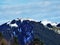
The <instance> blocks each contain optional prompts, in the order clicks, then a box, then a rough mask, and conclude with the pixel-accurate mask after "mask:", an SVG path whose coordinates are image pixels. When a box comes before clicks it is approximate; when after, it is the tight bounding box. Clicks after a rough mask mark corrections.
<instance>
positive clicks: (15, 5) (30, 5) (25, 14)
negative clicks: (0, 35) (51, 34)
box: [0, 0, 60, 24]
mask: <svg viewBox="0 0 60 45" xmlns="http://www.w3.org/2000/svg"><path fill="white" fill-rule="evenodd" d="M16 18H31V19H35V20H39V21H40V20H49V21H52V22H60V20H59V19H60V0H0V24H2V23H4V22H7V21H9V20H13V19H16Z"/></svg>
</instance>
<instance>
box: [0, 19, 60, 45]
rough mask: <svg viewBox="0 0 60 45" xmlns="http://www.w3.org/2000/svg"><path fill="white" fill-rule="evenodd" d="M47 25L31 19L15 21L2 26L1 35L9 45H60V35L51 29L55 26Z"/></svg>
mask: <svg viewBox="0 0 60 45" xmlns="http://www.w3.org/2000/svg"><path fill="white" fill-rule="evenodd" d="M47 24H49V23H47ZM47 24H46V25H44V24H43V23H42V21H40V22H37V21H36V20H31V19H25V20H24V19H14V20H12V21H8V22H6V23H4V24H2V25H0V33H1V34H2V36H3V38H4V39H5V40H6V41H7V42H8V43H9V45H35V44H37V45H60V34H59V33H56V32H55V30H56V29H55V28H52V27H50V26H53V25H51V24H49V25H47ZM57 25H59V24H57ZM55 27H56V26H55ZM57 32H58V31H57ZM0 37H1V36H0Z"/></svg>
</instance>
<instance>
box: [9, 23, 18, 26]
mask: <svg viewBox="0 0 60 45" xmlns="http://www.w3.org/2000/svg"><path fill="white" fill-rule="evenodd" d="M9 25H10V26H11V27H18V25H17V24H16V23H14V24H9Z"/></svg>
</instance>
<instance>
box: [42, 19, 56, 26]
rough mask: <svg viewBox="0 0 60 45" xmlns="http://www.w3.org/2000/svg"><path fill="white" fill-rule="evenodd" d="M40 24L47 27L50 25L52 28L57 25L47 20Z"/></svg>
mask: <svg viewBox="0 0 60 45" xmlns="http://www.w3.org/2000/svg"><path fill="white" fill-rule="evenodd" d="M41 23H42V24H44V25H47V24H48V23H50V24H51V25H52V26H56V25H57V23H53V22H51V21H48V20H44V21H42V22H41Z"/></svg>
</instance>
